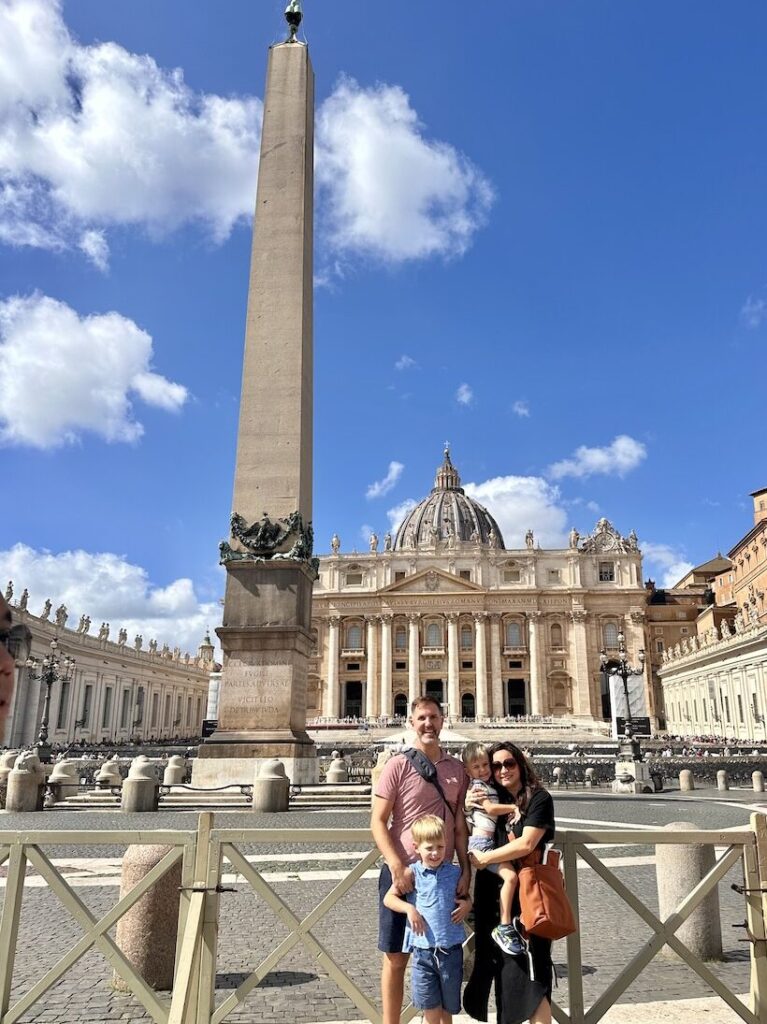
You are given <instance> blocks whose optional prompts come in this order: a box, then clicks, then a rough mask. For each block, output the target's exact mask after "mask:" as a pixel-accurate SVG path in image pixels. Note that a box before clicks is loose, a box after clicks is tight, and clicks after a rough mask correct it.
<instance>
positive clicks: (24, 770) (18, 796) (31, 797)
mask: <svg viewBox="0 0 767 1024" xmlns="http://www.w3.org/2000/svg"><path fill="white" fill-rule="evenodd" d="M44 797H45V769H44V768H43V766H42V765H41V764H40V758H39V757H38V756H37V754H34V753H33V752H32V751H31V750H22V752H21V753H20V754H19V756H18V757H17V758H16V763H15V764H14V766H13V768H11V770H10V772H9V773H8V793H7V794H6V797H5V809H6V811H14V812H16V813H23V812H25V811H42V809H43V800H44Z"/></svg>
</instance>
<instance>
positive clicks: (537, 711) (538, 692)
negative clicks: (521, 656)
mask: <svg viewBox="0 0 767 1024" xmlns="http://www.w3.org/2000/svg"><path fill="white" fill-rule="evenodd" d="M541 618H542V615H541V613H540V612H537V611H534V612H528V613H527V622H528V631H529V638H530V639H529V646H530V704H531V707H530V714H532V715H542V714H543V686H542V681H541V666H540V654H539V650H538V646H539V644H538V628H539V626H540V622H541Z"/></svg>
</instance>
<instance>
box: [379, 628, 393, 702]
mask: <svg viewBox="0 0 767 1024" xmlns="http://www.w3.org/2000/svg"><path fill="white" fill-rule="evenodd" d="M392 618H393V616H392V615H388V614H387V615H382V616H381V715H382V717H385V718H391V715H392V692H391V623H392Z"/></svg>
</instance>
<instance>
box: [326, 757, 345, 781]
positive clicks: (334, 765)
mask: <svg viewBox="0 0 767 1024" xmlns="http://www.w3.org/2000/svg"><path fill="white" fill-rule="evenodd" d="M348 781H349V769H348V768H347V767H346V761H344V759H343V758H342V757H337V758H336V759H335V761H331V762H330V767H329V768H328V771H327V774H326V775H325V782H327V784H328V785H329V786H338V785H340V784H342V783H344V782H348Z"/></svg>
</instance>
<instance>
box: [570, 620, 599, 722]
mask: <svg viewBox="0 0 767 1024" xmlns="http://www.w3.org/2000/svg"><path fill="white" fill-rule="evenodd" d="M570 621H571V626H570V678H571V679H572V680H573V682H574V684H575V685H574V693H573V713H574V714H576V715H578V717H580V718H592V717H594V715H595V714H596V712H595V709H594V708H593V707H592V704H591V677H590V673H589V659H588V643H587V639H586V612H585V611H584V610H583V609H582V608H576V609H574V610H573V611H572V612H570Z"/></svg>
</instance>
